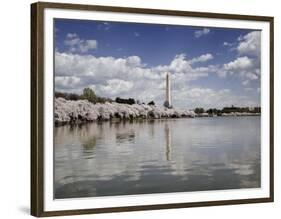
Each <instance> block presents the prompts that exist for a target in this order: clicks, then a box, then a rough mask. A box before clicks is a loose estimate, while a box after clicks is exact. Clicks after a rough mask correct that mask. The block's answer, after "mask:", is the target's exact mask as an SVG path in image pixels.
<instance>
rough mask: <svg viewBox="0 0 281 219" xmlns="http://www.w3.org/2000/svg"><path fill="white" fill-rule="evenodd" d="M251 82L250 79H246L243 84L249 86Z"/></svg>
mask: <svg viewBox="0 0 281 219" xmlns="http://www.w3.org/2000/svg"><path fill="white" fill-rule="evenodd" d="M249 82H250V81H249V80H245V81H243V82H242V85H244V86H247V85H248V84H249Z"/></svg>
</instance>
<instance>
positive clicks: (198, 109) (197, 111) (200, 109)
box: [194, 108, 205, 114]
mask: <svg viewBox="0 0 281 219" xmlns="http://www.w3.org/2000/svg"><path fill="white" fill-rule="evenodd" d="M194 112H195V113H196V114H201V113H204V112H205V110H204V109H203V108H195V110H194Z"/></svg>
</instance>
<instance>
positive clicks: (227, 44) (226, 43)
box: [222, 42, 233, 46]
mask: <svg viewBox="0 0 281 219" xmlns="http://www.w3.org/2000/svg"><path fill="white" fill-rule="evenodd" d="M222 45H223V46H232V45H233V44H232V43H229V42H223V44H222Z"/></svg>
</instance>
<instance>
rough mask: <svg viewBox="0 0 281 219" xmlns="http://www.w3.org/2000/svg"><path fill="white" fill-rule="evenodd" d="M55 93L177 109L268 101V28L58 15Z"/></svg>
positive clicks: (252, 103) (258, 104)
mask: <svg viewBox="0 0 281 219" xmlns="http://www.w3.org/2000/svg"><path fill="white" fill-rule="evenodd" d="M54 26H55V36H54V38H55V49H54V53H55V90H56V91H60V92H71V93H79V94H81V93H82V90H83V89H84V88H86V87H90V88H92V89H93V90H94V91H95V93H96V95H98V96H101V97H109V98H112V99H115V98H116V97H121V98H129V97H131V98H134V99H136V100H139V101H140V102H144V103H147V102H150V101H152V100H153V101H154V102H155V103H156V105H159V106H162V105H163V103H164V101H165V76H166V74H167V72H169V74H170V78H171V97H172V105H173V106H174V107H175V108H183V109H194V108H195V107H204V108H213V107H216V108H222V107H225V106H231V105H235V106H260V65H261V64H260V53H261V49H260V44H261V42H260V31H259V30H249V29H230V28H212V27H195V26H179V25H162V24H141V23H125V22H107V21H89V20H68V19H55V22H54Z"/></svg>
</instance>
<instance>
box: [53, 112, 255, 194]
mask: <svg viewBox="0 0 281 219" xmlns="http://www.w3.org/2000/svg"><path fill="white" fill-rule="evenodd" d="M54 137H55V154H54V159H55V182H54V185H55V191H54V193H55V198H57V199H60V198H78V197H94V196H107V195H130V194H146V193H167V192H183V191H205V190H221V189H239V188H257V187H260V117H258V116H252V117H216V118H194V119H169V120H151V121H135V122H128V121H127V122H115V123H113V122H102V123H89V124H84V125H80V126H78V125H76V126H69V125H67V126H62V127H56V128H55V131H54Z"/></svg>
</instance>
